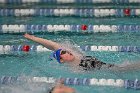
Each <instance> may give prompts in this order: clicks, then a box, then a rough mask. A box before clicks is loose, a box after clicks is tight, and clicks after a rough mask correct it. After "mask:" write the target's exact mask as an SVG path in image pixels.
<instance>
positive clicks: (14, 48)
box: [0, 45, 140, 54]
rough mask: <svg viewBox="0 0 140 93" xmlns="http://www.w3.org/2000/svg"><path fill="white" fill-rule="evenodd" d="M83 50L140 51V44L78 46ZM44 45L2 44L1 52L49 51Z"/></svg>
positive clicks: (0, 46)
mask: <svg viewBox="0 0 140 93" xmlns="http://www.w3.org/2000/svg"><path fill="white" fill-rule="evenodd" d="M78 47H80V48H81V49H82V51H108V52H126V53H128V52H134V53H139V52H140V46H78ZM49 51H51V50H49V49H47V48H46V47H44V46H42V45H0V54H11V53H20V52H26V53H27V52H29V53H32V52H49Z"/></svg>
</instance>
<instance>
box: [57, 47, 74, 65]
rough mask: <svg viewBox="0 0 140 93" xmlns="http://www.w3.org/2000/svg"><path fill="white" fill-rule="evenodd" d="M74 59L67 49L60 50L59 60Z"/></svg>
mask: <svg viewBox="0 0 140 93" xmlns="http://www.w3.org/2000/svg"><path fill="white" fill-rule="evenodd" d="M74 59H75V57H74V56H73V54H72V53H70V52H69V51H67V50H61V53H60V61H61V62H62V63H63V62H71V61H73V60H74Z"/></svg>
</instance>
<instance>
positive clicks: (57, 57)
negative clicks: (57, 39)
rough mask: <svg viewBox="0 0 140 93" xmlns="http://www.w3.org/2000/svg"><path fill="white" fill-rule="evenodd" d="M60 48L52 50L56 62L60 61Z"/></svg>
mask: <svg viewBox="0 0 140 93" xmlns="http://www.w3.org/2000/svg"><path fill="white" fill-rule="evenodd" d="M61 50H62V49H58V50H56V51H54V52H53V57H54V58H55V59H56V60H57V61H58V63H61V62H60V52H61Z"/></svg>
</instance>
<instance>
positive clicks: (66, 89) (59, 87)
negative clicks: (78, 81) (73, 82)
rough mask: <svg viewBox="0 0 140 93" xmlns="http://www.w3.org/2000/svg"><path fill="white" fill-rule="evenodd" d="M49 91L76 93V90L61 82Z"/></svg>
mask: <svg viewBox="0 0 140 93" xmlns="http://www.w3.org/2000/svg"><path fill="white" fill-rule="evenodd" d="M47 93H75V90H74V89H73V88H70V87H68V86H65V85H62V84H61V85H56V86H55V87H53V88H51V89H50V90H49V91H48V92H47Z"/></svg>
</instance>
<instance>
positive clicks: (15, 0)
mask: <svg viewBox="0 0 140 93" xmlns="http://www.w3.org/2000/svg"><path fill="white" fill-rule="evenodd" d="M0 3H3V4H24V3H77V4H79V3H87V4H89V3H92V4H97V3H113V4H129V3H130V4H131V3H140V1H139V0H103V1H102V0H0Z"/></svg>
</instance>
